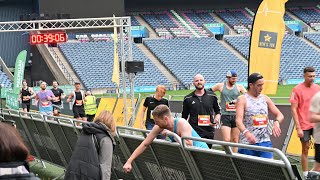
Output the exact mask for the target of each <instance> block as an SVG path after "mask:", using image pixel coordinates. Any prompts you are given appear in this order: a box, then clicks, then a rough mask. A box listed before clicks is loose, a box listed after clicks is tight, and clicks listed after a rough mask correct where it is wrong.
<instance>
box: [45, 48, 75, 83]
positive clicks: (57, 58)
mask: <svg viewBox="0 0 320 180" xmlns="http://www.w3.org/2000/svg"><path fill="white" fill-rule="evenodd" d="M48 49H49V52H50V55H51V57H52V58H53V59H54V60H55V61H56V63H57V64H58V66H59V67H60V68H61V70H62V71H63V73H64V74H65V75H66V76H67V79H68V81H69V83H70V84H74V82H75V80H74V79H73V78H72V76H71V74H70V73H69V72H68V70H67V68H66V67H65V66H64V64H63V63H62V61H61V59H60V57H59V56H58V55H57V53H56V52H55V51H54V49H53V47H51V46H48Z"/></svg>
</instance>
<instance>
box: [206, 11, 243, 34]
mask: <svg viewBox="0 0 320 180" xmlns="http://www.w3.org/2000/svg"><path fill="white" fill-rule="evenodd" d="M209 14H210V15H211V16H212V17H214V19H215V20H217V21H218V22H219V23H223V24H224V25H225V27H227V28H228V29H229V32H230V35H236V34H238V33H237V32H236V31H235V30H234V29H233V28H231V27H230V26H229V25H228V24H227V23H226V22H224V21H223V20H222V19H221V18H220V17H218V16H217V15H216V14H214V13H209Z"/></svg>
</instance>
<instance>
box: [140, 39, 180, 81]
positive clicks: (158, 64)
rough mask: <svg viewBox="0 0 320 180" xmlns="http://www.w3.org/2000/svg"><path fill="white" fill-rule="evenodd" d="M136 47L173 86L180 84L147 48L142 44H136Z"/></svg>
mask: <svg viewBox="0 0 320 180" xmlns="http://www.w3.org/2000/svg"><path fill="white" fill-rule="evenodd" d="M136 45H137V46H138V48H139V49H140V50H141V51H142V52H143V53H144V54H145V55H146V56H147V57H148V58H149V59H150V60H151V61H152V63H153V64H154V65H155V66H156V67H157V68H158V69H159V70H160V71H161V72H162V74H163V75H164V76H165V77H166V78H167V79H168V80H169V81H170V82H171V84H172V85H173V87H176V86H175V85H179V84H181V83H180V82H179V80H178V79H177V78H176V77H174V76H173V75H172V74H171V73H170V71H168V69H167V68H166V67H165V66H164V65H163V64H162V63H161V62H160V60H159V59H158V58H157V57H156V56H155V55H154V54H153V53H151V52H150V51H149V49H148V48H147V47H146V46H145V45H144V44H136Z"/></svg>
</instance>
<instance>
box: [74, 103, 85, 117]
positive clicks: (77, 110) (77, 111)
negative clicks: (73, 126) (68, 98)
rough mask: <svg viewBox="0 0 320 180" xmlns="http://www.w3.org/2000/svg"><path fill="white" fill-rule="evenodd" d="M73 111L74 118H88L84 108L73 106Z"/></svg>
mask: <svg viewBox="0 0 320 180" xmlns="http://www.w3.org/2000/svg"><path fill="white" fill-rule="evenodd" d="M72 111H73V117H74V118H79V117H81V118H83V117H86V113H85V112H84V107H83V106H73V108H72Z"/></svg>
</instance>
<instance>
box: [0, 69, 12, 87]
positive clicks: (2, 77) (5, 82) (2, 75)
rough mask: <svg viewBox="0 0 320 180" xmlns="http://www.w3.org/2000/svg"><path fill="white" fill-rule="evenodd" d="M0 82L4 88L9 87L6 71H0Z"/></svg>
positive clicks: (10, 85)
mask: <svg viewBox="0 0 320 180" xmlns="http://www.w3.org/2000/svg"><path fill="white" fill-rule="evenodd" d="M0 84H1V85H3V86H2V87H4V88H11V87H12V82H11V81H10V79H9V77H8V76H7V75H6V73H4V72H2V71H0Z"/></svg>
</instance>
